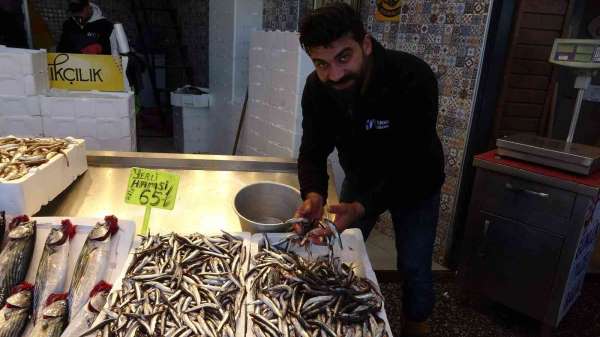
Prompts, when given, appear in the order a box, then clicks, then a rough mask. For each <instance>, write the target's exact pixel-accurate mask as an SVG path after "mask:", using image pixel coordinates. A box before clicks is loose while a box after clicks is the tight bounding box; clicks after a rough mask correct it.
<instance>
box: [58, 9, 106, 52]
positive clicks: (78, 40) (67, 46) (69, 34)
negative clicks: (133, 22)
mask: <svg viewBox="0 0 600 337" xmlns="http://www.w3.org/2000/svg"><path fill="white" fill-rule="evenodd" d="M112 30H113V24H112V23H111V22H110V21H108V20H107V19H105V18H101V19H99V20H97V21H93V22H88V23H86V24H85V25H83V26H80V25H79V24H78V23H77V22H75V20H74V19H73V18H69V19H67V20H66V21H65V22H64V23H63V31H62V35H61V37H60V42H59V43H58V46H57V47H56V51H57V52H59V53H75V54H79V53H81V50H82V49H83V48H85V47H87V46H89V45H91V44H94V43H99V44H100V45H101V46H102V54H105V55H110V53H111V47H110V34H111V33H112Z"/></svg>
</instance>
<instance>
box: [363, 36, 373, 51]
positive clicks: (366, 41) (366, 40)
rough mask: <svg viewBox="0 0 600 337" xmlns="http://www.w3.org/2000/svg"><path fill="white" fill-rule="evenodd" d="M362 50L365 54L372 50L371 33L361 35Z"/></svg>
mask: <svg viewBox="0 0 600 337" xmlns="http://www.w3.org/2000/svg"><path fill="white" fill-rule="evenodd" d="M362 50H363V52H364V53H365V55H366V56H369V55H371V53H372V52H373V40H371V35H369V34H365V37H363V40H362Z"/></svg>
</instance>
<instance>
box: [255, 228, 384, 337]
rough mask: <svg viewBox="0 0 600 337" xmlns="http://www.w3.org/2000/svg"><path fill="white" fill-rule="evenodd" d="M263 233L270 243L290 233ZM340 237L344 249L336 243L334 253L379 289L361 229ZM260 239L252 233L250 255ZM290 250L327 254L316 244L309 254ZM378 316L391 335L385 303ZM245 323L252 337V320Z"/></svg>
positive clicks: (325, 250) (348, 231)
mask: <svg viewBox="0 0 600 337" xmlns="http://www.w3.org/2000/svg"><path fill="white" fill-rule="evenodd" d="M265 234H266V235H267V236H268V238H269V241H270V242H271V243H276V242H278V241H281V240H283V239H285V238H286V237H287V236H289V235H291V234H290V233H265ZM341 237H342V244H343V246H344V249H340V247H339V245H338V244H337V243H336V245H335V246H334V249H333V253H334V255H335V256H336V257H339V258H340V260H341V261H342V262H345V263H352V265H353V266H354V272H355V273H356V275H358V276H361V277H366V278H367V279H369V280H371V281H372V282H373V283H374V284H375V285H376V286H377V290H380V289H379V283H378V282H377V277H376V276H375V272H374V271H373V267H372V265H371V261H370V260H369V256H368V254H367V247H366V246H365V241H364V239H363V236H362V233H361V231H360V230H359V229H355V228H353V229H347V230H345V231H344V232H343V233H342V234H341ZM262 241H263V234H254V235H253V236H252V241H251V247H250V255H251V256H255V255H256V254H257V253H258V250H259V247H260V246H261V245H262ZM290 250H291V251H293V252H295V253H296V254H298V255H300V256H302V257H304V258H309V259H311V258H317V257H319V256H325V255H327V254H328V250H327V247H324V246H317V245H312V246H311V254H309V253H308V252H307V251H306V250H305V249H304V248H303V247H298V246H292V247H291V249H290ZM251 267H252V264H250V268H251ZM251 297H252V296H251V292H248V296H247V303H251V302H252V301H253V300H254V299H253V298H251ZM384 301H385V299H384ZM379 318H381V319H382V320H383V321H384V322H385V327H386V331H387V334H388V336H389V337H392V330H391V329H390V324H389V321H388V318H387V315H386V313H385V303H384V304H383V305H382V308H381V311H380V312H379ZM246 325H247V327H248V328H247V330H246V337H254V334H253V333H252V320H250V319H248V320H247V322H246Z"/></svg>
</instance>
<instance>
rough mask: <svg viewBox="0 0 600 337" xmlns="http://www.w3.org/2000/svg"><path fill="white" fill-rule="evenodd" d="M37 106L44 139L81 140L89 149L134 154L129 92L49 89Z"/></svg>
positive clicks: (131, 104)
mask: <svg viewBox="0 0 600 337" xmlns="http://www.w3.org/2000/svg"><path fill="white" fill-rule="evenodd" d="M40 103H41V112H42V118H43V125H44V134H45V135H46V136H51V137H66V136H68V135H72V136H75V137H78V138H82V139H85V140H86V142H87V148H88V149H90V150H104V151H136V129H135V113H134V105H133V94H132V93H101V92H67V91H62V90H51V91H50V92H49V93H48V94H47V95H45V96H42V97H41V99H40Z"/></svg>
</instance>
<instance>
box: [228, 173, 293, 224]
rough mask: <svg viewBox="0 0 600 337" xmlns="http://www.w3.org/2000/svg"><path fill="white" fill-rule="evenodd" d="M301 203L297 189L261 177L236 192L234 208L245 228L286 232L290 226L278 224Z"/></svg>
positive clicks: (289, 215) (290, 214) (290, 215)
mask: <svg viewBox="0 0 600 337" xmlns="http://www.w3.org/2000/svg"><path fill="white" fill-rule="evenodd" d="M301 203H302V199H301V198H300V191H298V190H297V189H295V188H293V187H291V186H288V185H285V184H280V183H276V182H270V181H263V182H258V183H254V184H250V185H247V186H245V187H243V188H242V189H240V190H239V191H238V192H237V194H236V195H235V199H234V209H235V213H236V214H237V215H238V217H239V218H240V224H241V225H242V230H244V231H247V232H251V233H256V232H286V231H289V230H290V226H289V225H278V224H280V223H281V222H283V221H286V220H287V219H289V218H291V217H292V216H293V215H294V212H295V211H296V209H298V207H299V206H300V205H301Z"/></svg>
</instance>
